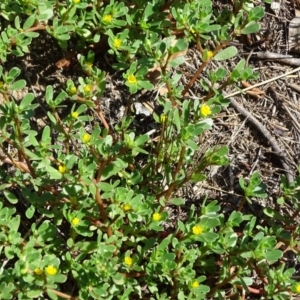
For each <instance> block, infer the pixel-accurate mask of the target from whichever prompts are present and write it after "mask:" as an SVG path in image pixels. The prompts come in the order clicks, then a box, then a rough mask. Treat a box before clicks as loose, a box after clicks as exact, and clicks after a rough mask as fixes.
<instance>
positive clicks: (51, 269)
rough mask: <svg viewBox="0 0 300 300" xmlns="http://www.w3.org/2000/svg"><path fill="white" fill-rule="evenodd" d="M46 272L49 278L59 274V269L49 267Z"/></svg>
mask: <svg viewBox="0 0 300 300" xmlns="http://www.w3.org/2000/svg"><path fill="white" fill-rule="evenodd" d="M45 272H46V274H47V275H49V276H53V275H56V274H57V269H56V268H55V267H54V266H51V265H50V266H48V267H46V268H45Z"/></svg>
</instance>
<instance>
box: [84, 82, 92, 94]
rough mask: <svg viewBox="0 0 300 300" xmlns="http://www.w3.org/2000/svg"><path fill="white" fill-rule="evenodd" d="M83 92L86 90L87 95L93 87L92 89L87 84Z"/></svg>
mask: <svg viewBox="0 0 300 300" xmlns="http://www.w3.org/2000/svg"><path fill="white" fill-rule="evenodd" d="M83 90H84V91H85V92H86V93H89V92H90V91H91V90H92V87H91V86H90V85H89V84H87V85H86V86H85V87H84V88H83Z"/></svg>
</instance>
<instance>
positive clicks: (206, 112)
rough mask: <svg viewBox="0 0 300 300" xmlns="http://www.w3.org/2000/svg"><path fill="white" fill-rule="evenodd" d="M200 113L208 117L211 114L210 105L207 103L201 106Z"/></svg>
mask: <svg viewBox="0 0 300 300" xmlns="http://www.w3.org/2000/svg"><path fill="white" fill-rule="evenodd" d="M200 114H201V115H202V116H203V117H207V116H208V115H210V114H211V109H210V107H209V105H207V104H204V105H202V106H201V107H200Z"/></svg>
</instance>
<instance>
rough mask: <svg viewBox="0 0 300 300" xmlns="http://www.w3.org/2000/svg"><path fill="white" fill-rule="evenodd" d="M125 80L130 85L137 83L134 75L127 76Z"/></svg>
mask: <svg viewBox="0 0 300 300" xmlns="http://www.w3.org/2000/svg"><path fill="white" fill-rule="evenodd" d="M127 80H128V82H129V83H131V84H136V83H137V80H136V77H135V76H134V75H129V76H128V77H127Z"/></svg>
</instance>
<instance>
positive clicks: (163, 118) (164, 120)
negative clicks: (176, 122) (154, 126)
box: [160, 114, 168, 123]
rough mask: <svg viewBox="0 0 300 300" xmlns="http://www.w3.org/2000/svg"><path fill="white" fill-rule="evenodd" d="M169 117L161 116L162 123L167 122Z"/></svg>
mask: <svg viewBox="0 0 300 300" xmlns="http://www.w3.org/2000/svg"><path fill="white" fill-rule="evenodd" d="M167 118H168V117H167V116H166V115H164V114H162V115H161V116H160V122H162V123H165V122H166V121H167Z"/></svg>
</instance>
